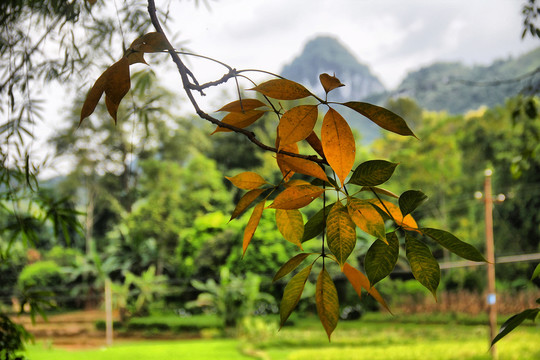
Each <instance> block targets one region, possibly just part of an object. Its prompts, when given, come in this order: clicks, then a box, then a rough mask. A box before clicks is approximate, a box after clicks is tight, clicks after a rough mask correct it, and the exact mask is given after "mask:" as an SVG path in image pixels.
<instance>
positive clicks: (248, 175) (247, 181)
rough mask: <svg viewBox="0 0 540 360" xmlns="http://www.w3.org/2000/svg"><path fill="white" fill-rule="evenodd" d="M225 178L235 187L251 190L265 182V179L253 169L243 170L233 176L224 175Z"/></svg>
mask: <svg viewBox="0 0 540 360" xmlns="http://www.w3.org/2000/svg"><path fill="white" fill-rule="evenodd" d="M225 178H226V179H227V180H229V181H230V182H231V183H232V184H233V185H234V186H236V187H237V188H239V189H244V190H253V189H256V188H258V187H260V186H262V185H264V184H266V180H264V178H263V177H262V176H261V175H259V174H257V173H255V172H253V171H245V172H243V173H240V174H238V175H236V176H233V177H229V176H225Z"/></svg>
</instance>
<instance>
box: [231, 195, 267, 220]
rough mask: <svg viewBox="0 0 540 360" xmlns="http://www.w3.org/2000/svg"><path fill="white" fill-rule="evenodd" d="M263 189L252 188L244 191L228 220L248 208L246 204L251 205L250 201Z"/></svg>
mask: <svg viewBox="0 0 540 360" xmlns="http://www.w3.org/2000/svg"><path fill="white" fill-rule="evenodd" d="M264 190H265V189H253V190H250V191H248V192H247V193H245V194H244V196H242V197H241V198H240V200H238V204H236V207H235V208H234V210H233V213H232V215H231V218H230V220H229V221H231V220H233V219H236V218H237V217H238V216H240V215H241V214H242V213H243V212H244V211H245V210H246V209H247V208H248V206H249V205H251V203H252V202H253V201H255V199H257V198H258V197H259V195H261V194H262V193H263V192H264Z"/></svg>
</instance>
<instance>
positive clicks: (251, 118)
mask: <svg viewBox="0 0 540 360" xmlns="http://www.w3.org/2000/svg"><path fill="white" fill-rule="evenodd" d="M264 113H265V111H262V110H249V111H246V112H244V113H242V112H232V113H230V114H227V115H226V116H225V117H224V118H223V119H222V120H221V122H223V123H225V124H229V125H233V126H236V127H237V128H241V129H243V128H245V127H248V126H249V125H251V124H253V123H254V122H255V121H257V120H259V119H260V118H261V116H263V115H264ZM229 131H232V130H231V129H227V128H225V127H221V126H218V127H217V128H216V130H214V132H213V133H212V134H215V133H217V132H229Z"/></svg>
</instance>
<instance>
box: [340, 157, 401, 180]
mask: <svg viewBox="0 0 540 360" xmlns="http://www.w3.org/2000/svg"><path fill="white" fill-rule="evenodd" d="M397 165H398V164H396V163H391V162H389V161H385V160H369V161H366V162H364V163H362V164H360V165H358V167H357V168H356V170H354V173H353V174H352V176H351V178H350V179H349V184H355V185H360V186H377V185H380V184H382V183H384V182H386V181H388V179H390V177H391V176H392V174H393V173H394V170H395V169H396V166H397Z"/></svg>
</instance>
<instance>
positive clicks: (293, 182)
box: [285, 179, 312, 187]
mask: <svg viewBox="0 0 540 360" xmlns="http://www.w3.org/2000/svg"><path fill="white" fill-rule="evenodd" d="M300 185H312V184H311V183H310V182H308V181H306V180H302V179H292V180H291V181H289V182H287V183H286V184H285V187H291V186H300Z"/></svg>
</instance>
